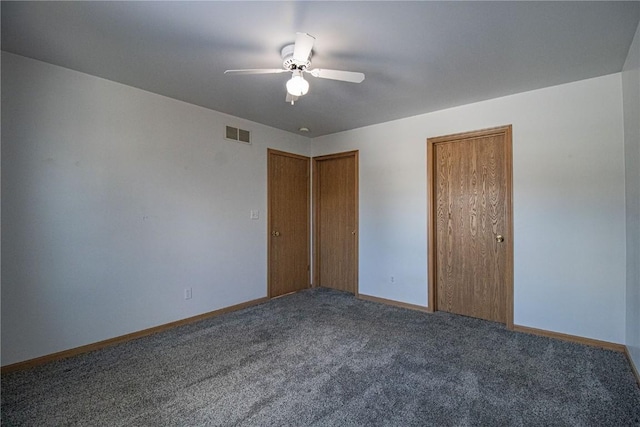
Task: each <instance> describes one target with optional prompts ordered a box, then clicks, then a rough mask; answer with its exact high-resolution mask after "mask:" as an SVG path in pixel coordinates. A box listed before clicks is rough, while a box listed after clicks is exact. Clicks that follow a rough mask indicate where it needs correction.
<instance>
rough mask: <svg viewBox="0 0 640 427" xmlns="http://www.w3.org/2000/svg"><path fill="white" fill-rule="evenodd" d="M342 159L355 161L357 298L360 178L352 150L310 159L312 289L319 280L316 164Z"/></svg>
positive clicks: (354, 152)
mask: <svg viewBox="0 0 640 427" xmlns="http://www.w3.org/2000/svg"><path fill="white" fill-rule="evenodd" d="M342 157H353V158H354V161H355V175H356V176H355V181H354V182H355V187H356V188H355V191H354V194H355V195H356V200H355V225H354V228H355V232H356V241H355V248H354V252H355V254H354V258H355V259H354V263H355V266H354V267H355V270H356V271H355V276H356V283H355V289H354V295H355V296H358V292H359V289H360V283H359V282H360V279H359V275H358V273H359V269H360V259H359V245H358V244H359V241H360V222H359V221H360V214H359V206H360V193H359V188H360V185H359V177H360V172H359V171H360V169H359V165H360V161H359V151H358V150H353V151H345V152H341V153H334V154H327V155H324V156H316V157H313V158H312V169H313V170H312V174H313V196H312V197H313V211H312V221H313V287H314V288H315V287H318V280H319V277H318V276H319V270H318V266H319V265H320V262H319V260H320V246H319V235H320V227H319V226H318V221H317V219H318V211H319V204H318V197H319V196H318V195H319V192H320V191H319V190H320V179H319V176H318V162H321V161H324V160H332V159H339V158H342Z"/></svg>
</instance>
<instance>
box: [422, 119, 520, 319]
mask: <svg viewBox="0 0 640 427" xmlns="http://www.w3.org/2000/svg"><path fill="white" fill-rule="evenodd" d="M427 141H428V148H427V154H428V165H427V167H428V171H429V178H430V179H429V183H428V188H429V200H430V209H429V213H430V219H429V272H430V285H429V299H430V300H429V306H430V307H431V308H432V309H433V310H442V311H448V312H451V313H456V314H462V315H466V316H472V317H477V318H481V319H486V320H491V321H495V322H501V323H506V324H507V326H509V327H512V326H513V267H512V265H513V233H512V229H513V226H512V219H511V212H512V208H511V126H505V127H501V128H494V129H487V130H483V131H477V132H469V133H464V134H457V135H450V136H444V137H438V138H429V139H428V140H427Z"/></svg>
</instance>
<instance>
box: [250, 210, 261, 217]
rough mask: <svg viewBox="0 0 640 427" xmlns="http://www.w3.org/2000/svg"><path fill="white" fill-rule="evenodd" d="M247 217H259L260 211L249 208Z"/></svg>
mask: <svg viewBox="0 0 640 427" xmlns="http://www.w3.org/2000/svg"><path fill="white" fill-rule="evenodd" d="M249 218H251V219H258V218H260V211H254V210H251V212H249Z"/></svg>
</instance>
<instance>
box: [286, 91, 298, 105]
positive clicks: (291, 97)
mask: <svg viewBox="0 0 640 427" xmlns="http://www.w3.org/2000/svg"><path fill="white" fill-rule="evenodd" d="M297 100H298V97H297V96H295V95H291V94H290V93H289V92H287V97H286V98H285V101H286V102H289V103H292V102H296V101H297Z"/></svg>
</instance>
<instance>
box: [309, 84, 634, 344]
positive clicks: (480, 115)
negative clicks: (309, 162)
mask: <svg viewBox="0 0 640 427" xmlns="http://www.w3.org/2000/svg"><path fill="white" fill-rule="evenodd" d="M506 124H512V125H513V167H514V175H513V186H514V198H513V200H514V234H515V242H514V275H515V281H514V299H515V302H514V304H515V307H514V309H515V313H514V321H515V323H516V324H519V325H524V326H530V327H534V328H541V329H546V330H551V331H557V332H562V333H567V334H573V335H579V336H584V337H589V338H595V339H600V340H606V341H612V342H617V343H622V342H624V339H625V314H624V311H625V194H624V158H623V132H622V131H623V121H622V90H621V76H620V74H614V75H609V76H604V77H600V78H596V79H591V80H585V81H580V82H575V83H571V84H566V85H562V86H557V87H551V88H547V89H542V90H537V91H532V92H527V93H522V94H518V95H513V96H508V97H504V98H499V99H494V100H490V101H485V102H479V103H476V104H471V105H466V106H462V107H458V108H452V109H448V110H444V111H439V112H435V113H430V114H425V115H420V116H416V117H411V118H406V119H402V120H397V121H393V122H389V123H384V124H380V125H375V126H370V127H366V128H361V129H356V130H353V131H349V132H343V133H338V134H334V135H328V136H325V137H320V138H316V139H314V140H313V143H312V153H313V155H314V156H316V155H322V154H328V153H333V152H340V151H346V150H354V149H357V150H360V268H359V274H360V283H359V290H360V293H362V294H367V295H373V296H377V297H382V298H387V299H392V300H397V301H401V302H406V303H410V304H418V305H423V306H426V304H427V263H426V259H427V235H426V218H427V202H426V139H427V138H428V137H433V136H439V135H447V134H452V133H457V132H464V131H471V130H476V129H483V128H487V127H494V126H500V125H506ZM391 275H394V276H395V277H396V283H395V284H391V283H389V276H391Z"/></svg>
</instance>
